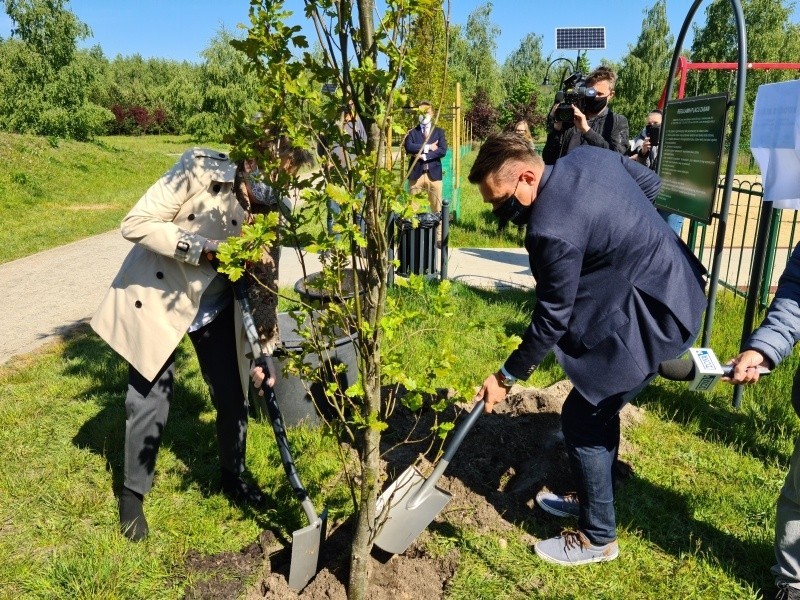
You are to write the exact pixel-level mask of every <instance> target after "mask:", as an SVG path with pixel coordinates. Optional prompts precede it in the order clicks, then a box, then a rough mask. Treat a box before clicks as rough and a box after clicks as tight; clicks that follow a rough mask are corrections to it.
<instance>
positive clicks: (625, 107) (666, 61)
mask: <svg viewBox="0 0 800 600" xmlns="http://www.w3.org/2000/svg"><path fill="white" fill-rule="evenodd" d="M644 12H645V16H644V20H643V21H642V30H641V33H639V38H638V39H637V41H636V44H635V45H634V46H633V47H631V48H630V49H629V51H628V54H626V55H625V57H624V58H623V59H622V66H621V68H620V69H619V71H618V72H617V75H618V80H617V87H616V100H615V101H614V104H615V106H614V110H615V112H618V113H620V114H624V115H625V116H626V117H627V118H628V122H629V123H630V124H631V131H632V132H636V131H638V130H639V129H638V128H639V127H641V126H643V125H642V124H643V123H644V122H645V121H646V119H647V113H648V112H649V111H651V110H653V109H654V108H655V107H656V104H657V103H658V100H659V98H660V97H661V92H662V91H663V89H664V85H665V84H666V82H667V75H668V72H669V65H670V62H671V60H672V52H673V48H674V38H673V36H672V35H671V34H670V31H669V23H668V21H667V2H666V0H656V3H655V4H654V5H653V6H652V7H651V8H649V9H647V10H646V11H644Z"/></svg>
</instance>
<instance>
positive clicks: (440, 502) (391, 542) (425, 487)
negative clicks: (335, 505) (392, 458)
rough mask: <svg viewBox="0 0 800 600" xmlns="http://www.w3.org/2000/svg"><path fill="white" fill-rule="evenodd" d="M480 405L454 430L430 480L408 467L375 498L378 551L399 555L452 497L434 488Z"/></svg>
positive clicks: (481, 401) (467, 430) (376, 543)
mask: <svg viewBox="0 0 800 600" xmlns="http://www.w3.org/2000/svg"><path fill="white" fill-rule="evenodd" d="M483 406H484V401H483V400H480V401H479V402H478V403H477V404H476V405H475V407H474V408H473V409H472V410H471V411H470V413H469V416H467V418H466V420H465V421H464V422H463V423H462V424H461V425H460V426H459V427H458V429H457V430H456V431H455V433H454V434H453V439H452V441H451V442H450V444H449V445H448V447H447V450H445V452H444V454H443V455H442V458H441V459H440V460H439V463H438V464H437V465H436V467H435V468H434V469H433V472H432V473H431V475H430V477H428V478H427V479H425V478H424V477H423V475H422V473H420V471H419V470H418V469H417V468H416V467H414V466H411V467H409V468H408V469H406V470H405V471H403V472H402V473H401V474H400V477H398V478H397V480H396V481H395V482H393V483H392V484H391V485H390V486H389V487H388V488H386V490H385V491H384V492H383V493H382V494H381V495H380V496H379V497H378V501H377V503H376V505H375V514H376V515H377V516H376V518H375V526H376V528H377V529H378V534H377V535H376V536H375V540H374V543H375V545H376V546H378V548H381V549H382V550H385V551H386V552H391V553H392V554H402V553H403V552H405V551H406V548H408V547H409V546H410V545H411V542H413V541H414V540H415V539H417V536H418V535H419V534H420V533H422V532H423V530H424V529H425V528H426V527H427V526H428V525H429V524H430V522H431V521H433V520H434V519H435V518H436V515H438V514H439V513H440V512H441V510H442V509H443V508H444V507H445V506H446V505H447V503H448V502H450V499H451V498H452V496H451V495H450V494H448V493H447V492H445V491H444V490H440V489H439V488H437V487H436V482H437V481H439V478H440V477H441V476H442V474H443V473H444V470H445V469H446V468H447V465H449V464H450V461H451V460H452V458H453V455H454V454H455V453H456V450H458V447H459V446H460V445H461V442H462V441H464V437H466V435H467V433H469V431H470V429H472V426H473V425H475V422H476V421H477V420H478V417H480V416H481V413H482V412H483Z"/></svg>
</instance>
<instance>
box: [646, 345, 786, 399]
mask: <svg viewBox="0 0 800 600" xmlns="http://www.w3.org/2000/svg"><path fill="white" fill-rule="evenodd" d="M689 356H690V360H683V359H679V358H676V359H674V360H665V361H664V362H662V363H661V364H660V365H658V374H659V375H661V377H663V378H664V379H669V380H671V381H688V382H689V389H690V390H692V391H698V392H710V391H711V390H712V389H714V386H716V385H717V383H718V382H719V380H720V379H722V378H723V377H730V376H731V375H732V374H733V369H734V365H721V364H720V363H719V361H718V360H717V357H716V355H715V354H714V351H713V350H711V349H710V348H690V349H689ZM758 374H759V375H769V374H770V370H769V369H767V368H765V367H758Z"/></svg>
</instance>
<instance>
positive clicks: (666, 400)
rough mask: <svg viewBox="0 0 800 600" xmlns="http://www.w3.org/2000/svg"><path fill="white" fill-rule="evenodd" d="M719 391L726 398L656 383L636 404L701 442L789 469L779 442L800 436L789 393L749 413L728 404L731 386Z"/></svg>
mask: <svg viewBox="0 0 800 600" xmlns="http://www.w3.org/2000/svg"><path fill="white" fill-rule="evenodd" d="M718 389H721V390H722V391H723V392H724V394H725V395H726V396H719V395H716V396H715V397H711V396H709V395H707V394H702V393H699V392H690V391H689V390H687V389H686V384H679V383H678V384H676V383H672V382H664V381H663V380H659V379H656V380H655V382H654V383H653V384H651V385H650V386H649V387H648V388H647V389H645V390H644V392H642V393H641V394H640V395H639V396H638V397H637V398H636V400H635V404H636V405H638V406H641V407H644V408H646V409H649V410H652V411H654V412H656V413H657V414H659V415H660V416H661V417H662V418H664V419H668V420H671V421H673V422H675V423H677V424H679V425H681V426H683V427H689V428H691V429H692V430H695V431H696V434H697V435H698V436H699V437H701V438H702V439H705V440H710V441H713V442H717V443H722V444H726V445H730V446H733V447H736V448H738V449H739V450H740V451H741V452H744V453H747V454H749V455H750V456H752V457H754V458H756V459H758V460H760V461H761V462H763V463H764V464H767V465H771V464H775V463H777V464H780V465H783V466H784V467H787V468H788V464H789V454H787V453H786V451H785V449H783V450H782V449H781V447H780V446H781V445H780V444H778V443H776V440H779V439H780V438H782V437H783V438H787V439H789V438H791V437H793V436H794V435H796V434H797V433H798V431H797V428H798V427H797V421H796V416H795V414H794V412H793V410H792V408H791V404H790V399H789V394H790V390H786V394H785V395H786V398H785V401H783V402H778V403H772V404H762V405H760V406H757V407H754V409H753V410H750V409H736V408H734V407H733V406H732V405H730V404H727V403H728V402H730V398H731V397H732V394H733V388H732V387H731V386H729V385H726V384H724V383H720V384H719V388H718ZM751 389H754V388H751ZM756 401H758V400H756ZM789 452H791V449H790V450H789Z"/></svg>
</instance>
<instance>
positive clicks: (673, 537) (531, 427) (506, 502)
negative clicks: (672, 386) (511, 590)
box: [383, 409, 773, 592]
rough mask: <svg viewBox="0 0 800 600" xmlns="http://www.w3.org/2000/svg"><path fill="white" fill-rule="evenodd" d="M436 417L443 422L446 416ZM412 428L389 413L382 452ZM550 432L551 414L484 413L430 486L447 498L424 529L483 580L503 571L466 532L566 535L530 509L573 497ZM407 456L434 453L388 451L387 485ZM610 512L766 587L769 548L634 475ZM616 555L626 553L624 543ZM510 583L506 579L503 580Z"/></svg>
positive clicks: (673, 551)
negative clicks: (487, 573)
mask: <svg viewBox="0 0 800 600" xmlns="http://www.w3.org/2000/svg"><path fill="white" fill-rule="evenodd" d="M406 413H407V411H406ZM464 417H465V414H461V415H459V416H458V417H457V419H456V421H457V423H458V422H460V421H461V420H463V419H464ZM442 418H444V419H450V420H452V419H453V418H454V412H452V409H451V410H449V411H446V412H445V414H443V415H442ZM432 419H433V417H432V415H427V416H425V415H423V416H422V418H421V419H420V422H419V423H417V424H416V428H417V429H416V430H417V431H419V432H426V431H428V430H429V427H430V425H431V421H432ZM414 424H415V421H414V419H413V417H412V416H411V415H409V414H403V413H402V411H399V410H398V414H397V415H395V416H394V417H393V418H392V420H390V427H391V429H390V431H391V432H393V433H392V434H390V435H386V436H384V441H385V447H384V448H383V449H384V450H388V449H389V448H391V443H392V442H393V441H396V439H394V438H397V439H400V437H401V436H403V435H404V434H405V433H406V432H407V431H408V430H409V428H410V427H411V426H413V425H414ZM558 432H560V415H559V414H558V413H557V412H524V411H517V413H516V414H512V413H511V412H509V413H505V414H498V413H492V414H489V415H483V416H482V417H481V418H480V419H478V421H477V422H476V424H475V426H474V428H473V429H472V431H470V433H469V434H468V435H467V436H466V438H465V439H464V441H463V443H462V445H461V447H460V448H459V449H458V452H457V454H456V455H455V457H454V458H453V461H452V462H451V464H450V465H449V467H448V469H447V471H446V472H445V477H444V478H443V480H442V481H441V482H440V484H439V485H440V487H441V488H443V489H447V490H449V492H450V493H451V494H452V495H453V500H452V501H451V503H450V504H449V505H448V506H447V507H446V508H445V509H444V510H443V511H442V513H441V518H440V520H439V521H438V522H435V523H432V524H431V525H430V527H431V529H433V530H434V531H437V532H439V533H440V534H442V535H443V536H446V537H449V538H455V539H459V540H460V541H459V542H458V544H459V545H461V546H465V547H467V548H470V549H471V551H474V552H476V553H477V554H478V555H479V556H481V557H482V560H484V561H485V562H486V564H487V566H489V567H490V568H491V569H490V570H491V571H492V572H495V573H496V574H497V575H498V576H501V575H502V573H500V572H498V569H501V570H502V568H503V567H502V565H501V564H500V565H498V564H496V563H497V560H496V559H495V558H492V557H491V556H488V555H485V553H484V552H483V551H482V550H481V549H480V548H478V547H477V546H475V545H474V544H471V542H470V541H469V540H470V535H466V534H467V532H469V533H470V534H474V533H475V532H476V531H477V532H478V533H481V532H486V533H487V534H490V535H497V534H498V532H502V531H503V530H504V529H505V528H507V523H511V524H514V525H516V526H518V527H520V528H522V529H523V530H524V531H526V532H527V533H529V534H530V535H532V536H534V537H535V538H538V539H545V538H548V537H553V536H555V535H558V534H559V533H560V532H561V531H562V529H564V527H575V526H576V525H577V523H576V520H575V519H572V520H563V519H557V518H555V517H552V516H550V515H548V514H546V513H544V512H543V511H541V510H540V509H539V508H538V507H536V506H535V495H536V493H537V492H538V491H539V490H540V489H542V487H547V488H549V489H551V490H553V491H556V492H561V493H563V492H566V491H570V490H574V489H575V486H574V484H573V482H572V481H571V475H570V468H569V463H568V461H567V458H566V452H565V449H564V446H563V442H562V441H561V438H560V437H559V436H558ZM415 450H416V452H417V453H423V454H424V455H425V456H426V458H427V459H428V460H430V461H432V460H434V459H435V452H433V451H427V452H426V448H425V446H424V445H422V444H420V445H419V447H417V448H414V447H413V446H411V447H398V448H395V449H392V450H391V451H390V452H388V453H387V454H386V455H385V456H384V458H385V459H386V460H387V463H388V466H387V470H388V472H389V473H390V477H389V480H390V481H393V480H395V479H396V478H397V477H398V476H399V474H400V473H401V472H402V471H403V470H404V469H405V468H406V467H408V466H409V465H410V464H412V463H413V462H414V459H415V458H416V455H417V454H416V453H415ZM616 506H617V519H618V522H619V525H620V526H621V527H624V528H625V529H626V530H628V531H629V532H630V533H631V534H632V535H635V536H636V537H638V538H640V539H643V540H646V542H647V543H650V544H653V545H655V546H658V547H659V548H660V549H661V550H662V551H663V552H665V553H668V554H670V555H672V556H674V557H675V558H676V559H680V558H681V557H684V556H697V557H698V559H700V560H703V561H709V562H711V563H712V564H715V565H719V568H721V569H723V570H724V571H725V572H726V573H728V574H729V575H730V576H731V577H732V578H734V579H735V580H737V581H739V582H740V583H741V584H742V585H745V586H747V585H751V586H753V587H754V588H756V589H757V588H761V589H768V588H769V587H770V586H771V578H770V576H769V568H770V566H771V565H772V562H773V553H772V546H771V543H768V542H764V541H749V540H742V539H740V538H738V537H735V536H733V535H730V534H728V533H726V532H724V531H721V530H720V529H719V528H717V527H715V526H712V525H709V524H708V523H705V522H703V521H701V520H699V519H697V518H695V516H694V514H693V510H692V508H691V505H690V499H689V498H688V497H686V496H684V495H682V494H679V493H676V492H674V491H671V490H669V489H665V488H663V487H661V486H658V485H654V484H652V483H650V482H648V481H645V480H643V479H640V478H638V477H636V475H635V474H634V475H633V476H630V477H628V478H626V479H625V480H623V481H621V482H620V483H619V485H618V489H617V494H616ZM504 522H506V523H504ZM531 551H532V548H531ZM622 551H623V552H625V548H624V545H623V549H622ZM647 560H648V559H644V562H645V563H646V562H647ZM517 576H518V575H516V574H513V573H510V572H509V573H507V577H508V579H509V581H514V580H515V577H517ZM521 591H523V592H524V591H526V590H521ZM527 591H530V590H527Z"/></svg>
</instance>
